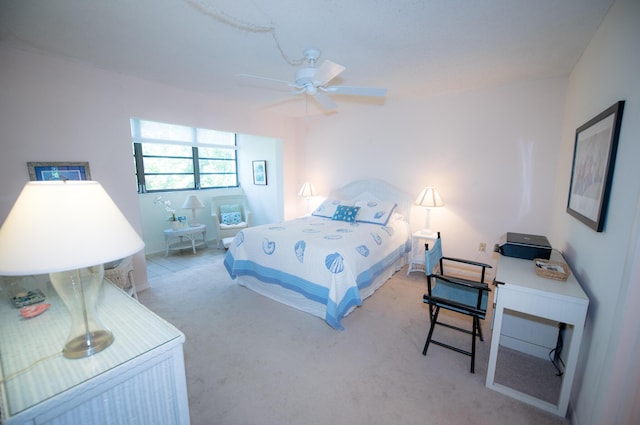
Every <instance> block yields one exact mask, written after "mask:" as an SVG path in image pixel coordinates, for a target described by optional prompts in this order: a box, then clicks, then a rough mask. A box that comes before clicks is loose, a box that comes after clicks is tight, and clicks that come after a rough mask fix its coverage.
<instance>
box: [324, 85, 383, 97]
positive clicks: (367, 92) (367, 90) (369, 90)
mask: <svg viewBox="0 0 640 425" xmlns="http://www.w3.org/2000/svg"><path fill="white" fill-rule="evenodd" d="M326 90H327V91H328V92H329V93H332V94H348V95H354V96H373V97H384V96H386V95H387V89H383V88H376V87H349V86H330V87H327V88H326Z"/></svg>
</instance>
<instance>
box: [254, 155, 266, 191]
mask: <svg viewBox="0 0 640 425" xmlns="http://www.w3.org/2000/svg"><path fill="white" fill-rule="evenodd" d="M253 184H258V185H265V186H266V184H267V161H265V160H259V161H253Z"/></svg>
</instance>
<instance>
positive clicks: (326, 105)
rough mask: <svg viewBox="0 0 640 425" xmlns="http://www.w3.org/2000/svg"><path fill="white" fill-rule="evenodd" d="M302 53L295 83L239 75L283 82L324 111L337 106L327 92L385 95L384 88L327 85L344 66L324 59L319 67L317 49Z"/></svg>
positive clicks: (309, 49)
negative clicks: (302, 57)
mask: <svg viewBox="0 0 640 425" xmlns="http://www.w3.org/2000/svg"><path fill="white" fill-rule="evenodd" d="M303 53H304V58H305V61H306V63H307V64H306V65H305V66H304V67H302V68H300V69H298V70H297V71H296V74H295V83H292V82H287V81H281V80H277V79H274V78H268V77H260V76H256V75H249V74H241V75H240V76H242V77H247V78H257V79H261V80H268V81H276V82H282V83H285V84H287V85H288V86H290V87H292V88H294V92H293V94H303V93H304V94H305V96H312V97H313V98H314V99H315V100H316V101H317V102H318V104H319V105H320V106H321V107H322V109H324V110H325V111H332V110H334V109H336V108H337V107H338V105H337V104H336V103H335V102H334V101H333V100H332V99H331V98H330V97H329V94H338V95H350V96H368V97H384V96H386V94H387V89H385V88H374V87H350V86H331V85H329V83H330V82H331V81H332V80H333V79H334V78H336V77H337V76H338V75H340V74H341V73H342V72H343V71H344V70H345V69H346V68H345V67H344V66H342V65H339V64H337V63H334V62H332V61H330V60H324V61H323V62H322V64H321V65H320V66H319V67H318V66H316V64H317V61H318V58H319V57H320V50H319V49H316V48H307V49H305V50H304V52H303Z"/></svg>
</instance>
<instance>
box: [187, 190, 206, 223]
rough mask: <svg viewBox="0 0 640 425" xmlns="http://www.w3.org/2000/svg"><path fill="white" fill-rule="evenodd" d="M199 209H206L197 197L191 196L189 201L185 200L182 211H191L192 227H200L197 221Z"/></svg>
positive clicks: (188, 198)
mask: <svg viewBox="0 0 640 425" xmlns="http://www.w3.org/2000/svg"><path fill="white" fill-rule="evenodd" d="M199 208H204V204H203V203H202V201H201V200H200V198H198V197H197V196H196V195H189V196H188V197H187V199H185V200H184V203H183V204H182V209H185V210H188V209H190V210H191V217H192V218H191V222H190V223H189V225H190V226H198V225H199V224H198V220H197V219H196V210H197V209H199Z"/></svg>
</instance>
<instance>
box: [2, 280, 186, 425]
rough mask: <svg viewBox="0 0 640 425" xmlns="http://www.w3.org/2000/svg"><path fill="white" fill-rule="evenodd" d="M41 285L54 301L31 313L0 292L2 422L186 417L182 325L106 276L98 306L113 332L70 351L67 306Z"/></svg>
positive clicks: (160, 422)
mask: <svg viewBox="0 0 640 425" xmlns="http://www.w3.org/2000/svg"><path fill="white" fill-rule="evenodd" d="M45 292H46V293H45V295H46V301H45V302H47V303H50V304H51V307H50V308H49V309H48V310H47V311H45V312H44V313H42V314H41V315H40V316H37V317H34V318H32V319H23V318H22V317H21V316H20V311H19V310H18V309H17V308H14V307H13V305H12V304H11V302H10V301H9V299H8V298H7V297H2V298H0V378H2V379H3V381H0V382H1V384H0V423H3V424H5V425H12V424H65V425H67V424H69V425H70V424H89V423H91V424H92V425H108V424H116V423H118V424H154V425H177V424H180V425H188V424H189V422H190V421H189V402H188V397H187V384H186V379H185V369H184V356H183V351H182V345H183V343H184V335H183V334H182V332H180V331H179V330H178V329H176V328H175V327H173V326H172V325H171V324H169V323H167V322H166V321H164V320H163V319H161V318H159V317H158V316H156V315H155V314H153V313H152V312H151V311H149V310H147V309H146V308H145V307H144V306H143V305H141V304H140V303H138V302H137V301H135V300H134V299H133V298H132V297H130V296H129V295H128V294H126V293H125V292H124V291H122V290H121V289H119V288H117V287H115V286H114V285H112V284H110V283H106V282H105V284H104V285H103V286H102V288H101V293H100V297H99V301H98V314H99V315H100V319H101V320H102V322H103V323H104V324H105V326H107V327H108V328H109V329H110V330H111V331H112V332H113V335H114V337H115V340H114V342H113V344H112V345H111V346H109V347H107V348H106V349H105V350H104V351H101V352H99V353H97V354H95V355H93V356H91V357H86V358H81V359H67V358H64V357H63V356H62V347H63V345H64V343H65V340H66V338H67V336H68V334H69V329H70V327H71V319H70V317H69V312H68V311H67V309H66V307H65V306H64V304H63V303H62V301H61V300H60V298H59V297H58V296H57V294H56V293H55V291H54V290H53V288H52V287H50V286H48V289H47V290H46V291H45Z"/></svg>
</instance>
